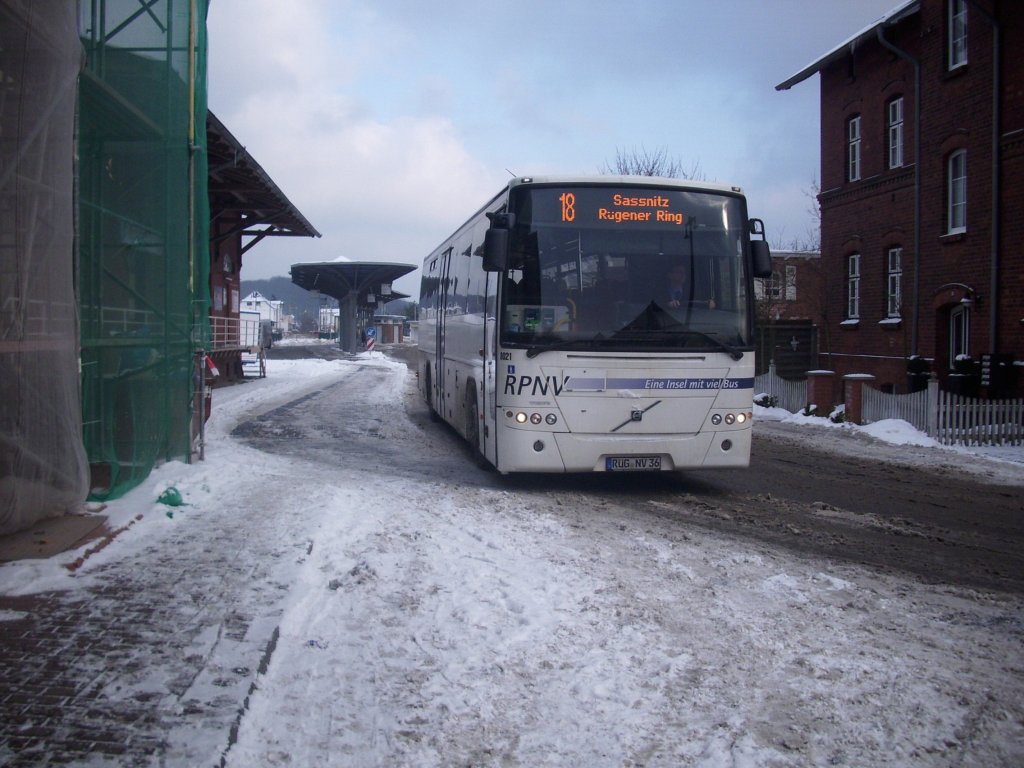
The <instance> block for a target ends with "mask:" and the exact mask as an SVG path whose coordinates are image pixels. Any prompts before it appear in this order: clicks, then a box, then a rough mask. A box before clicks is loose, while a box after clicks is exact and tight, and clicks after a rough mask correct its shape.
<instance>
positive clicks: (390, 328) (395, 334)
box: [372, 314, 406, 344]
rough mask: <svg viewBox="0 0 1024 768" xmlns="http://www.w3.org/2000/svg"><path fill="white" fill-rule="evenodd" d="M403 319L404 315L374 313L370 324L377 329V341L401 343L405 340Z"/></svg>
mask: <svg viewBox="0 0 1024 768" xmlns="http://www.w3.org/2000/svg"><path fill="white" fill-rule="evenodd" d="M405 320H406V318H405V315H383V314H376V315H374V316H373V321H372V325H373V327H374V328H376V329H377V341H378V342H379V343H381V344H401V343H402V342H403V341H405Z"/></svg>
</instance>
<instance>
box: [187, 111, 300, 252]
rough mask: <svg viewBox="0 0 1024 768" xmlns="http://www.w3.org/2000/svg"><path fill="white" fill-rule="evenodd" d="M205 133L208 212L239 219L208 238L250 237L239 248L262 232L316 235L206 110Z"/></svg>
mask: <svg viewBox="0 0 1024 768" xmlns="http://www.w3.org/2000/svg"><path fill="white" fill-rule="evenodd" d="M206 136H207V142H208V144H209V146H208V149H207V154H208V157H209V194H210V214H211V217H212V218H214V219H216V218H218V216H220V215H222V214H228V215H231V214H234V215H237V216H238V218H239V224H238V226H237V227H235V228H234V229H232V230H231V231H230V232H226V233H221V234H219V235H217V236H215V238H214V239H216V240H222V239H225V238H227V237H231V236H234V235H238V234H239V233H241V235H242V236H243V237H250V238H252V239H251V240H249V241H248V242H246V244H245V246H244V247H243V248H242V253H245V252H246V251H248V250H249V249H250V248H252V247H253V246H254V245H256V244H257V243H258V242H260V241H261V240H262V239H263V238H264V237H270V236H276V237H282V236H283V237H289V236H290V237H320V233H319V232H317V231H316V229H315V228H314V227H313V225H312V224H310V223H309V222H308V221H307V220H306V217H305V216H303V215H302V213H300V212H299V209H298V208H296V207H295V206H294V205H293V204H292V203H291V201H290V200H289V199H288V198H287V197H286V196H285V194H284V192H282V191H281V190H280V188H279V187H278V186H277V184H275V183H274V180H273V179H271V178H270V176H269V175H268V174H267V172H266V171H264V170H263V168H262V167H260V164H259V163H258V162H256V160H255V158H253V157H252V155H250V154H249V153H248V152H247V151H246V149H245V147H243V146H242V145H241V144H240V143H239V141H238V139H236V138H235V137H234V136H233V135H232V134H231V131H229V130H228V129H227V128H226V127H225V125H224V123H222V122H221V121H220V120H218V119H217V116H216V115H214V114H213V112H208V113H207V118H206Z"/></svg>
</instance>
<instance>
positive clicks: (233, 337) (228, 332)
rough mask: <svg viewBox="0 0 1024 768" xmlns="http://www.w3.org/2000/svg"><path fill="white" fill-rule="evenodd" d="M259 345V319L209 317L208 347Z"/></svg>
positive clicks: (251, 346)
mask: <svg viewBox="0 0 1024 768" xmlns="http://www.w3.org/2000/svg"><path fill="white" fill-rule="evenodd" d="M259 347H260V321H259V320H250V319H248V318H237V317H211V318H210V349H211V350H217V349H238V348H244V349H250V350H256V349H258V348H259Z"/></svg>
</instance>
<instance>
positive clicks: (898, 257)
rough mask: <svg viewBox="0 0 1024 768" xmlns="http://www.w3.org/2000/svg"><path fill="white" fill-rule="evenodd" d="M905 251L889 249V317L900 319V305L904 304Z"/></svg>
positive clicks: (897, 248) (887, 291)
mask: <svg viewBox="0 0 1024 768" xmlns="http://www.w3.org/2000/svg"><path fill="white" fill-rule="evenodd" d="M902 291H903V249H902V248H900V247H896V248H890V249H889V270H888V284H887V289H886V294H887V296H888V316H889V317H899V316H900V305H901V304H902V302H903V296H902Z"/></svg>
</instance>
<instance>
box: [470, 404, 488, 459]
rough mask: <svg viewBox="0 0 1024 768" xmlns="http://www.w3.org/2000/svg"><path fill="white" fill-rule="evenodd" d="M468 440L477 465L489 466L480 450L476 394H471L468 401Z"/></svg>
mask: <svg viewBox="0 0 1024 768" xmlns="http://www.w3.org/2000/svg"><path fill="white" fill-rule="evenodd" d="M466 440H467V442H469V450H470V451H472V453H473V458H474V459H475V460H476V464H477V466H478V467H481V468H485V467H487V459H486V458H484V452H483V451H482V450H480V409H479V408H478V407H477V404H476V395H475V394H473V395H470V397H469V402H467V403H466Z"/></svg>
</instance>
